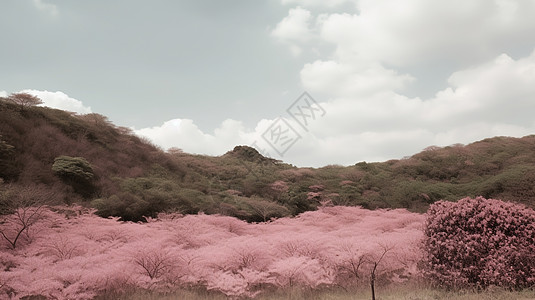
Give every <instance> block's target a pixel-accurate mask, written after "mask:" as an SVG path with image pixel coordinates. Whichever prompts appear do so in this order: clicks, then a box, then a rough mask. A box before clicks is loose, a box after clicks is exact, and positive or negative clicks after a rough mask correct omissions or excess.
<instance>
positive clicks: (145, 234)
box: [0, 206, 424, 299]
mask: <svg viewBox="0 0 535 300" xmlns="http://www.w3.org/2000/svg"><path fill="white" fill-rule="evenodd" d="M43 212H44V213H43V215H42V218H40V219H39V221H37V222H35V223H34V224H33V226H32V230H33V231H32V232H33V233H32V236H33V238H32V239H30V240H27V241H25V243H23V244H21V245H20V247H19V246H17V247H16V248H15V249H13V247H11V246H10V244H9V243H4V244H3V248H2V249H1V250H0V267H1V268H2V270H3V271H2V272H1V273H0V298H12V299H20V298H22V297H25V296H31V295H43V296H45V297H48V298H51V299H91V298H93V297H94V296H95V295H99V294H102V293H105V292H110V291H112V292H121V291H126V290H128V289H130V288H140V289H148V290H172V289H176V288H180V287H191V286H195V287H204V288H206V289H208V290H214V291H219V292H221V293H223V294H225V295H227V296H229V297H240V296H245V297H253V296H255V295H257V294H259V293H261V292H262V291H263V290H264V289H266V288H277V287H289V286H301V287H307V288H321V287H328V286H333V285H342V286H359V285H361V284H362V283H363V282H365V281H366V280H369V277H370V274H371V273H370V272H371V270H372V267H373V266H374V264H376V266H377V272H376V275H377V276H378V278H381V279H382V280H385V281H399V280H400V279H401V280H406V279H408V278H411V277H414V276H416V275H417V274H415V273H414V270H416V263H417V261H418V259H419V258H420V257H421V253H420V251H419V250H418V248H417V245H418V241H419V240H420V239H421V238H422V237H423V234H422V230H421V228H422V225H423V221H424V216H423V215H420V214H415V213H410V212H408V211H406V210H381V211H369V210H365V209H362V208H358V207H337V206H331V207H322V208H321V209H320V210H318V211H315V212H307V213H303V214H301V215H299V216H297V217H295V218H281V219H278V220H276V221H273V222H268V223H259V224H248V223H245V222H243V221H240V220H238V219H235V218H231V217H224V216H213V215H202V214H201V215H187V216H182V215H179V214H162V215H161V216H160V217H159V218H158V219H149V220H148V221H149V222H147V223H144V224H141V223H131V222H119V221H118V220H117V219H103V218H99V217H97V216H95V215H94V214H93V212H92V211H87V210H83V209H82V208H79V207H75V208H61V209H59V208H54V209H53V210H50V209H47V210H43ZM385 247H388V249H389V251H388V255H384V258H382V260H381V261H380V262H378V255H381V254H382V253H383V252H382V251H383V249H385ZM364 288H367V285H366V286H365V287H364Z"/></svg>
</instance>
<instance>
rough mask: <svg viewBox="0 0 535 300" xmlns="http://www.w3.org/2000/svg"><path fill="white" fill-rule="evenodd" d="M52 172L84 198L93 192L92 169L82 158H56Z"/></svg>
mask: <svg viewBox="0 0 535 300" xmlns="http://www.w3.org/2000/svg"><path fill="white" fill-rule="evenodd" d="M52 171H53V172H54V173H55V174H56V175H57V176H59V177H60V178H61V179H62V180H63V181H64V182H65V183H67V184H69V185H71V186H72V187H73V188H74V190H75V191H76V192H77V193H79V194H80V195H82V196H84V197H88V196H90V195H91V193H92V192H93V190H94V187H93V184H92V180H93V177H94V174H93V168H92V167H91V164H90V163H89V162H88V161H87V160H86V159H85V158H83V157H70V156H59V157H56V158H55V159H54V164H53V165H52Z"/></svg>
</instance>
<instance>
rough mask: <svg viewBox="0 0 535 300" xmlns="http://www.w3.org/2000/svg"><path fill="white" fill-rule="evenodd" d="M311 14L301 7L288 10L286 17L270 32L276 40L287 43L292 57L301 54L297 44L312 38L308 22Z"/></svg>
mask: <svg viewBox="0 0 535 300" xmlns="http://www.w3.org/2000/svg"><path fill="white" fill-rule="evenodd" d="M311 20H312V14H311V13H310V11H308V10H306V9H303V8H301V7H296V8H293V9H290V11H289V12H288V16H287V17H285V18H284V19H282V21H280V22H279V24H277V26H276V27H275V29H273V30H272V31H271V35H272V36H273V37H275V38H277V39H278V40H280V41H282V42H284V43H288V44H289V46H290V50H291V52H292V54H293V55H295V56H297V55H299V54H301V51H302V50H301V47H299V46H298V43H303V42H306V41H308V40H310V38H311V37H312V33H311V32H310V22H311Z"/></svg>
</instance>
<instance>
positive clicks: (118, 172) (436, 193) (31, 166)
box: [0, 98, 535, 221]
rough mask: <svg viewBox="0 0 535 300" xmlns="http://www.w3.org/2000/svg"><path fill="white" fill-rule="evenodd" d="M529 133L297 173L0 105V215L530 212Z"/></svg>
mask: <svg viewBox="0 0 535 300" xmlns="http://www.w3.org/2000/svg"><path fill="white" fill-rule="evenodd" d="M534 174H535V136H533V135H531V136H526V137H523V138H510V137H495V138H490V139H485V140H482V141H479V142H475V143H472V144H470V145H466V146H463V145H453V146H449V147H444V148H439V147H429V148H427V149H426V150H424V151H422V152H420V153H418V154H415V155H413V156H412V157H409V158H405V159H401V160H391V161H387V162H382V163H366V162H359V163H356V164H355V165H353V166H348V167H342V166H326V167H323V168H317V169H314V168H297V167H294V166H292V165H289V164H285V163H283V162H280V161H277V160H273V159H270V158H266V157H263V156H262V155H261V154H260V153H258V151H256V150H255V149H254V148H251V147H247V146H237V147H236V148H234V149H233V150H231V151H229V152H228V153H226V154H224V155H222V156H219V157H210V156H202V155H191V154H187V153H183V152H181V151H179V150H177V149H174V150H173V149H172V150H170V151H167V152H164V151H163V150H161V149H159V148H158V147H156V146H154V145H152V144H151V143H150V142H148V141H147V140H144V139H141V138H139V137H137V136H135V135H133V134H132V132H131V131H130V130H129V129H127V128H122V127H117V126H114V125H113V124H112V123H111V122H109V121H108V119H107V118H106V117H104V116H102V115H99V114H87V115H76V114H73V113H68V112H65V111H61V110H57V109H50V108H45V107H36V106H33V107H27V108H26V109H20V106H17V105H15V104H12V103H10V102H9V101H8V100H7V99H6V98H0V178H1V179H0V207H2V208H3V210H4V211H6V210H8V209H7V208H9V207H12V206H13V203H15V204H16V203H23V202H28V201H29V202H32V203H44V202H46V203H66V204H70V203H73V202H77V203H82V204H83V205H86V206H92V207H95V208H97V209H98V213H99V214H100V215H102V216H111V215H115V216H121V217H122V218H123V219H124V220H133V221H138V220H143V216H154V215H156V214H157V213H158V212H161V211H180V212H182V213H198V212H204V213H208V214H215V213H219V214H224V215H231V216H236V217H239V218H242V219H245V220H248V221H263V220H267V219H269V218H272V217H280V216H285V215H289V214H292V215H295V214H298V213H300V212H303V211H307V210H313V209H315V208H316V207H317V206H318V205H325V204H329V203H332V204H335V205H360V206H363V207H366V208H370V209H374V208H397V207H405V208H408V209H410V210H413V211H425V210H426V209H427V206H428V205H429V204H430V203H433V202H434V201H437V200H440V199H445V200H451V201H455V200H457V199H460V198H462V197H465V196H478V195H482V196H484V197H491V198H499V199H503V200H508V201H515V202H521V203H524V204H527V205H528V206H531V207H535V175H534Z"/></svg>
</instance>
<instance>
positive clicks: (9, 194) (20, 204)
mask: <svg viewBox="0 0 535 300" xmlns="http://www.w3.org/2000/svg"><path fill="white" fill-rule="evenodd" d="M51 197H52V194H51V192H49V191H47V190H45V189H43V188H42V187H39V186H29V187H24V188H21V187H15V188H13V187H9V186H8V188H5V186H1V187H0V235H1V236H2V238H3V239H4V240H5V241H7V242H8V244H9V246H10V248H11V249H15V248H16V247H17V243H18V242H19V241H20V239H21V238H22V237H23V236H24V237H25V238H26V240H27V241H31V235H30V228H31V227H32V226H33V225H35V224H36V223H37V222H38V221H39V220H40V219H41V218H42V217H43V210H44V207H45V205H46V203H48V202H49V200H50V199H51Z"/></svg>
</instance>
